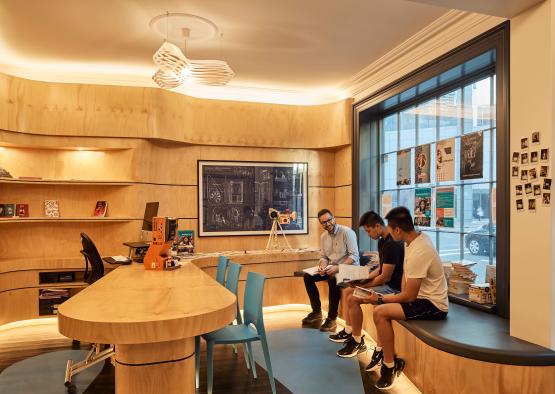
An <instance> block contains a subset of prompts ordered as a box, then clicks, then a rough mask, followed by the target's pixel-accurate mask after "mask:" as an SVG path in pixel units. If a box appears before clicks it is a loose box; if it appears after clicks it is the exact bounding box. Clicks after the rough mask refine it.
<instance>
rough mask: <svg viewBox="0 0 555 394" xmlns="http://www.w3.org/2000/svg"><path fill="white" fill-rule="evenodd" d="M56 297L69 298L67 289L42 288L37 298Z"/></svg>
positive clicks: (48, 298) (47, 298) (51, 298)
mask: <svg viewBox="0 0 555 394" xmlns="http://www.w3.org/2000/svg"><path fill="white" fill-rule="evenodd" d="M57 298H69V290H68V289H43V290H42V291H41V292H40V295H39V299H41V300H53V299H57Z"/></svg>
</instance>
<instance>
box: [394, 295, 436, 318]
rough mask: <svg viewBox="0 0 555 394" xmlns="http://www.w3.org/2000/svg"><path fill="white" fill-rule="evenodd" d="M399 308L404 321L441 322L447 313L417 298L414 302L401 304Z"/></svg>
mask: <svg viewBox="0 0 555 394" xmlns="http://www.w3.org/2000/svg"><path fill="white" fill-rule="evenodd" d="M401 308H403V312H404V313H405V319H406V320H443V319H445V318H446V317H447V312H443V311H442V310H439V309H438V308H437V307H436V306H435V305H434V304H432V302H431V301H430V300H425V299H423V298H417V299H416V301H414V302H401Z"/></svg>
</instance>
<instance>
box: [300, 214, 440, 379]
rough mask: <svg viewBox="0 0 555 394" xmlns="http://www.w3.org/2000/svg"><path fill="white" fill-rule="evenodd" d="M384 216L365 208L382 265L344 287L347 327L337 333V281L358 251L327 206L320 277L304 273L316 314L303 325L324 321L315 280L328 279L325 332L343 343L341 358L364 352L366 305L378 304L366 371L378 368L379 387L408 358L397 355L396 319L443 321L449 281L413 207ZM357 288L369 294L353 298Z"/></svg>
mask: <svg viewBox="0 0 555 394" xmlns="http://www.w3.org/2000/svg"><path fill="white" fill-rule="evenodd" d="M385 219H386V220H387V225H386V224H385V222H384V220H383V219H382V218H381V217H380V215H378V214H377V213H375V212H372V211H370V212H366V213H365V214H363V215H362V217H361V218H360V221H359V226H360V227H363V228H364V230H365V231H366V233H367V234H368V236H369V237H370V238H372V239H373V240H377V241H378V256H379V266H378V268H376V269H375V270H373V271H371V272H370V274H369V276H368V279H366V280H363V281H358V282H350V283H349V287H347V288H346V289H345V297H344V301H345V305H344V310H345V311H346V313H345V317H346V319H345V323H346V324H345V328H343V329H342V330H341V331H339V332H337V333H335V331H336V327H337V326H336V322H335V321H336V319H337V312H338V307H339V301H340V298H341V288H340V287H339V286H338V284H337V281H336V277H335V275H336V273H337V272H338V271H339V265H340V264H354V265H359V252H358V247H357V240H356V235H355V232H354V231H353V230H352V229H350V228H349V227H347V226H343V225H340V224H337V223H336V221H335V218H334V216H333V214H332V213H331V212H330V210H328V209H322V210H321V211H320V212H318V220H319V221H320V224H321V226H322V228H323V229H324V230H325V231H324V232H323V233H322V236H321V238H320V249H321V258H320V261H319V271H318V274H317V275H314V276H312V275H309V274H305V275H304V282H305V287H306V290H307V293H308V296H309V298H310V305H311V307H312V312H310V313H309V314H308V315H307V316H306V317H305V318H304V319H303V325H310V324H312V323H314V322H316V321H318V320H321V319H322V311H321V304H320V295H319V293H318V288H317V287H316V282H318V281H324V280H325V281H327V283H328V288H329V311H328V315H327V318H326V320H325V321H324V323H323V324H322V326H321V327H320V330H321V331H330V332H332V334H331V335H330V336H329V339H330V340H331V341H334V342H339V343H343V347H342V348H341V349H340V350H338V351H337V355H338V356H339V357H354V356H356V355H357V354H359V353H361V352H364V351H366V349H367V348H366V345H365V343H364V337H363V335H362V322H363V310H362V308H361V305H362V304H374V305H375V306H374V309H373V315H372V317H373V320H374V324H375V325H376V331H377V338H376V347H375V348H374V352H373V354H372V357H371V360H370V363H369V364H368V366H367V367H366V371H377V370H380V378H379V380H378V381H377V383H376V386H377V387H378V388H388V387H390V386H391V385H392V384H393V382H394V379H395V376H398V375H399V374H400V373H401V371H402V370H403V368H404V361H403V360H402V359H400V358H397V357H395V348H394V332H393V326H392V321H394V320H415V319H426V320H441V319H445V317H446V316H447V312H448V308H449V304H448V299H447V282H446V279H445V276H444V274H443V267H442V265H441V260H440V257H439V255H438V253H437V251H436V249H435V247H434V245H433V243H432V241H431V240H430V238H429V237H428V236H427V235H426V234H423V233H421V232H418V231H416V229H415V228H414V224H413V219H412V217H411V214H410V212H409V210H408V209H407V208H405V207H397V208H393V209H392V210H391V211H389V212H388V213H387V215H386V216H385ZM355 286H359V287H364V288H369V289H371V291H370V292H369V295H368V296H363V297H360V296H358V297H355V296H354V295H353V292H354V289H355Z"/></svg>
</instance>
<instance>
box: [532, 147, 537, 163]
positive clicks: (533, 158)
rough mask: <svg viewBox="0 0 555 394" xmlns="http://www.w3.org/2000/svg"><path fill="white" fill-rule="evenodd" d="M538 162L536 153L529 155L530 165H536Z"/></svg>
mask: <svg viewBox="0 0 555 394" xmlns="http://www.w3.org/2000/svg"><path fill="white" fill-rule="evenodd" d="M537 162H538V151H537V150H535V151H533V152H531V153H530V163H537Z"/></svg>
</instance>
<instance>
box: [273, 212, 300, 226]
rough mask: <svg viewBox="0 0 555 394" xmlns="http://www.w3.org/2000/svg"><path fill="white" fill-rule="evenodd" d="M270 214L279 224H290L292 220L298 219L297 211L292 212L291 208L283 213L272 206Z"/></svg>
mask: <svg viewBox="0 0 555 394" xmlns="http://www.w3.org/2000/svg"><path fill="white" fill-rule="evenodd" d="M268 216H270V219H272V220H274V221H277V222H278V223H279V224H290V223H291V220H294V221H296V220H297V211H293V212H290V211H289V209H286V210H285V212H283V213H282V212H279V211H278V210H277V209H274V208H270V209H269V210H268Z"/></svg>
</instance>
